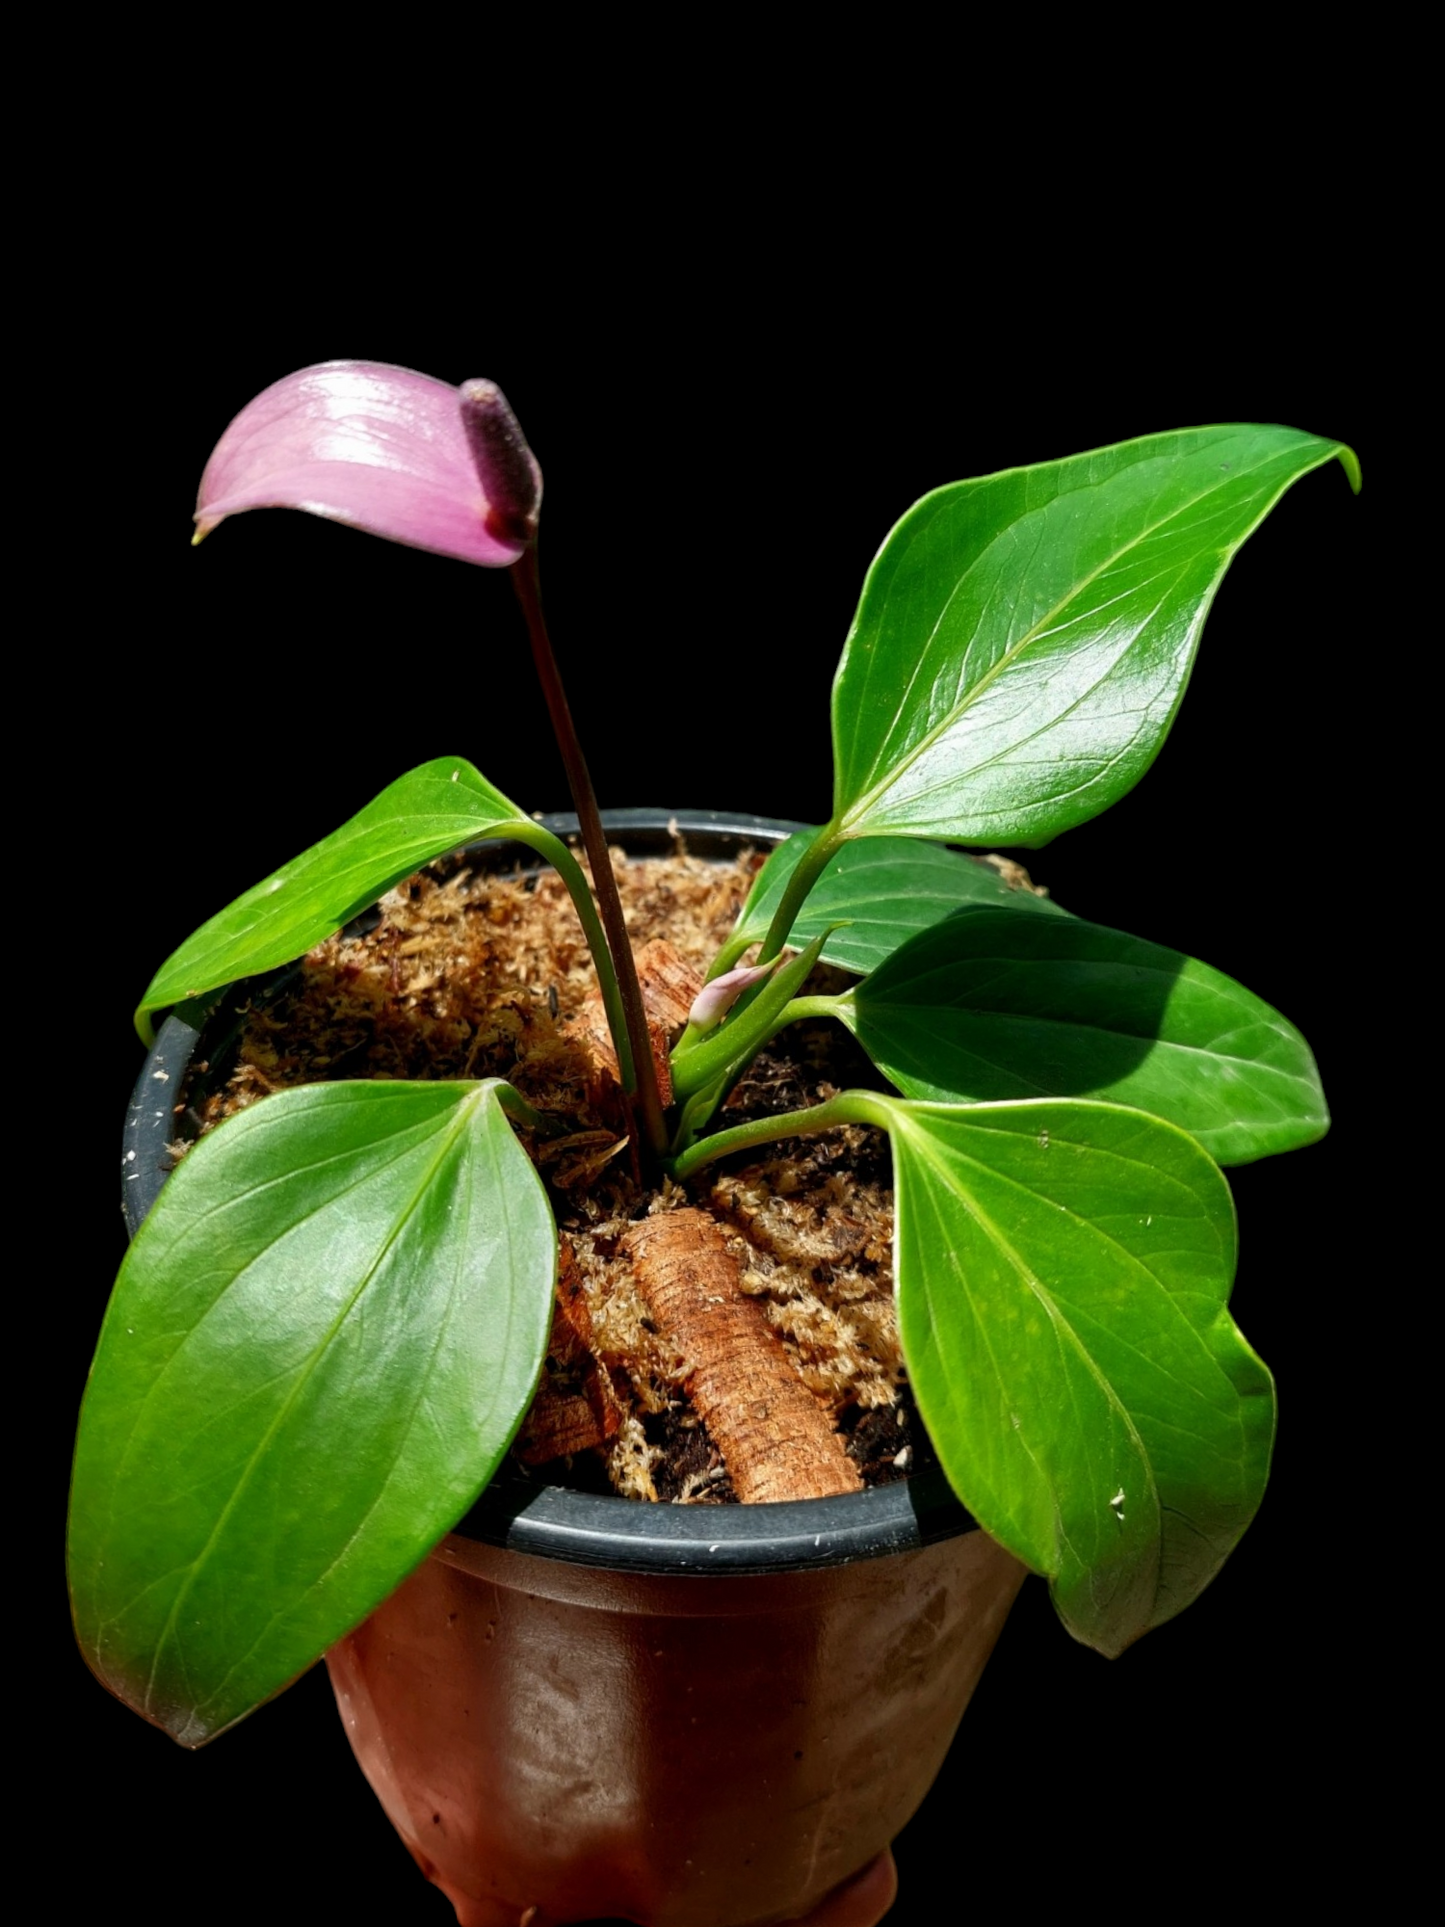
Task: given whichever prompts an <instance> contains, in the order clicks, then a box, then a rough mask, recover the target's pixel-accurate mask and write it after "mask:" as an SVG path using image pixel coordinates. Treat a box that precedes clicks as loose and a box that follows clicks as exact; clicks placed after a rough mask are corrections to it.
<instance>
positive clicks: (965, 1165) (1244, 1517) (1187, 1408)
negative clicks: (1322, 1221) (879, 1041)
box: [878, 1099, 1274, 1654]
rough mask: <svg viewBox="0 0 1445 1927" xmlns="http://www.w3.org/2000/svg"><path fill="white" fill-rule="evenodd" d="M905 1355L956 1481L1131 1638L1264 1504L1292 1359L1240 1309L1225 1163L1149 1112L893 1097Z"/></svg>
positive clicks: (997, 1528) (1196, 1579)
mask: <svg viewBox="0 0 1445 1927" xmlns="http://www.w3.org/2000/svg"><path fill="white" fill-rule="evenodd" d="M878 1108H879V1110H880V1111H883V1110H885V1109H886V1112H887V1116H886V1119H884V1118H880V1121H886V1123H887V1127H888V1129H889V1130H890V1132H891V1133H892V1137H893V1158H894V1181H895V1187H896V1197H897V1213H898V1216H897V1229H896V1234H895V1236H896V1244H895V1252H896V1256H895V1264H896V1269H897V1292H898V1314H899V1322H900V1327H901V1331H902V1337H903V1347H904V1355H905V1357H906V1359H907V1361H908V1369H909V1374H910V1377H911V1378H912V1381H913V1385H914V1390H915V1392H916V1394H917V1398H918V1404H919V1409H920V1410H921V1412H922V1414H923V1418H924V1422H925V1423H926V1425H927V1427H928V1431H929V1435H930V1437H931V1438H932V1439H933V1442H934V1444H935V1446H936V1447H937V1449H938V1454H939V1458H940V1460H941V1461H942V1463H943V1467H944V1470H945V1471H946V1472H947V1474H948V1477H949V1480H950V1482H951V1483H952V1484H953V1486H954V1488H955V1489H956V1491H957V1492H958V1494H959V1497H960V1498H961V1499H962V1500H963V1503H964V1504H965V1505H966V1506H967V1507H968V1508H969V1510H970V1511H971V1512H972V1513H973V1514H974V1516H975V1517H976V1518H977V1519H978V1521H979V1523H980V1524H981V1525H982V1526H983V1527H984V1528H985V1529H986V1530H987V1531H988V1532H990V1533H991V1534H992V1535H993V1537H994V1538H996V1539H998V1540H999V1541H1000V1542H1001V1543H1002V1544H1003V1545H1005V1546H1007V1547H1008V1549H1009V1550H1010V1551H1011V1552H1013V1553H1014V1554H1015V1555H1016V1556H1017V1557H1018V1558H1020V1559H1022V1560H1023V1561H1024V1562H1025V1564H1027V1565H1029V1566H1031V1567H1032V1568H1033V1569H1034V1571H1036V1572H1041V1573H1044V1574H1046V1575H1047V1576H1048V1577H1049V1579H1050V1580H1051V1581H1052V1583H1053V1589H1054V1599H1055V1604H1056V1605H1057V1607H1058V1609H1059V1612H1060V1614H1061V1615H1062V1617H1063V1619H1064V1621H1065V1623H1066V1625H1067V1626H1068V1627H1069V1629H1070V1631H1071V1632H1073V1634H1074V1636H1075V1637H1076V1638H1078V1639H1081V1640H1084V1641H1085V1642H1087V1643H1088V1644H1089V1645H1092V1646H1096V1647H1097V1648H1098V1649H1099V1650H1100V1651H1101V1652H1105V1653H1109V1654H1114V1653H1118V1652H1120V1651H1122V1650H1123V1648H1124V1647H1125V1646H1127V1645H1129V1644H1130V1642H1131V1641H1133V1640H1135V1639H1137V1638H1138V1637H1139V1636H1140V1634H1141V1633H1144V1632H1146V1631H1147V1630H1148V1629H1149V1628H1150V1627H1151V1626H1157V1625H1159V1624H1160V1623H1161V1622H1162V1621H1164V1620H1166V1619H1169V1618H1171V1617H1172V1616H1173V1615H1174V1614H1175V1613H1177V1612H1179V1611H1181V1610H1182V1608H1183V1607H1185V1606H1186V1605H1188V1604H1189V1602H1190V1601H1191V1600H1192V1599H1194V1598H1195V1597H1196V1596H1197V1595H1198V1593H1199V1592H1200V1591H1201V1590H1202V1589H1203V1588H1204V1587H1205V1586H1206V1585H1207V1584H1208V1583H1209V1581H1210V1579H1211V1578H1212V1577H1213V1576H1214V1574H1215V1572H1216V1571H1217V1570H1218V1569H1219V1567H1220V1565H1221V1564H1222V1563H1223V1561H1224V1559H1225V1558H1226V1557H1227V1555H1228V1554H1229V1552H1230V1551H1231V1550H1232V1548H1233V1547H1234V1545H1235V1543H1236V1542H1237V1541H1238V1539H1239V1536H1240V1534H1241V1533H1242V1532H1243V1531H1244V1529H1245V1527H1246V1526H1247V1525H1248V1524H1249V1521H1250V1519H1251V1518H1252V1517H1253V1516H1254V1513H1255V1511H1256V1509H1257V1507H1258V1505H1259V1501H1260V1497H1261V1495H1262V1494H1263V1491H1264V1485H1265V1479H1266V1477H1267V1475H1268V1470H1269V1458H1270V1449H1271V1445H1272V1442H1273V1437H1274V1391H1273V1385H1272V1382H1271V1380H1270V1376H1269V1373H1268V1372H1267V1371H1266V1369H1265V1367H1264V1366H1263V1365H1262V1364H1261V1363H1260V1361H1259V1359H1258V1358H1257V1357H1256V1356H1255V1354H1254V1353H1253V1352H1252V1351H1251V1350H1250V1348H1249V1346H1248V1345H1247V1344H1246V1343H1245V1341H1244V1339H1243V1337H1242V1336H1241V1334H1240V1332H1239V1330H1238V1328H1237V1327H1236V1326H1235V1324H1234V1322H1233V1320H1232V1319H1231V1318H1230V1316H1229V1313H1228V1311H1227V1309H1226V1305H1227V1300H1228V1296H1229V1288H1230V1284H1231V1281H1232V1279H1233V1275H1234V1263H1235V1228H1234V1212H1233V1207H1232V1203H1231V1200H1230V1196H1229V1189H1228V1186H1227V1185H1226V1183H1225V1181H1224V1178H1223V1177H1222V1175H1221V1174H1220V1172H1219V1171H1218V1169H1217V1168H1216V1167H1215V1165H1213V1164H1212V1163H1211V1162H1210V1160H1209V1159H1208V1158H1207V1157H1206V1156H1205V1154H1204V1152H1203V1151H1201V1150H1200V1148H1199V1146H1198V1145H1197V1144H1196V1143H1195V1142H1194V1140H1193V1139H1192V1138H1190V1137H1187V1136H1186V1135H1185V1134H1184V1133H1183V1132H1182V1131H1176V1130H1175V1129H1173V1127H1172V1126H1170V1125H1167V1124H1163V1123H1160V1122H1159V1121H1158V1120H1157V1119H1155V1118H1151V1117H1146V1116H1145V1115H1144V1114H1143V1113H1142V1112H1139V1111H1130V1110H1124V1109H1122V1108H1119V1107H1116V1106H1113V1105H1103V1104H1092V1103H1085V1102H1082V1101H1077V1100H1075V1101H1069V1100H1049V1101H1042V1102H1036V1103H1029V1104H998V1105H985V1106H979V1107H977V1108H974V1109H964V1108H950V1107H944V1106H940V1105H923V1104H912V1103H904V1102H902V1101H901V1100H896V1099H885V1100H882V1101H881V1103H880V1104H879V1106H878Z"/></svg>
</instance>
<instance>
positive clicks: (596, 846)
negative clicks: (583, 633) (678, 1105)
mask: <svg viewBox="0 0 1445 1927" xmlns="http://www.w3.org/2000/svg"><path fill="white" fill-rule="evenodd" d="M510 574H511V577H512V586H513V588H514V589H515V590H516V592H517V600H518V601H519V602H520V603H521V605H522V613H523V615H524V616H525V617H526V618H527V635H528V637H529V638H530V640H531V644H532V662H533V664H534V666H535V668H536V671H537V680H538V681H539V682H540V683H541V685H542V694H543V696H544V697H545V699H546V703H547V713H548V715H549V716H550V717H551V719H552V730H553V733H554V734H555V736H556V738H557V747H558V749H559V750H560V751H561V752H562V763H563V767H564V768H565V770H566V772H567V787H568V788H569V789H570V790H571V792H572V807H573V808H574V809H575V810H576V812H577V822H578V826H579V827H580V829H581V831H582V842H583V845H584V847H585V848H586V851H587V858H588V861H589V863H590V864H591V866H592V887H593V889H594V890H595V891H596V892H597V903H598V908H599V909H600V910H601V912H602V925H603V928H604V930H605V931H606V933H607V947H608V949H609V950H610V951H611V953H612V967H613V969H614V970H615V972H616V973H617V987H618V990H619V992H620V995H621V1004H622V1019H623V1027H622V1031H621V1033H620V1034H616V1035H615V1038H614V1041H615V1042H616V1044H617V1056H618V1063H619V1066H620V1068H621V1070H622V1073H623V1088H624V1089H626V1090H628V1091H630V1092H631V1093H632V1095H633V1099H634V1102H635V1104H636V1108H637V1111H638V1112H639V1114H640V1122H641V1125H642V1133H643V1137H644V1139H645V1140H646V1142H647V1144H648V1145H649V1146H650V1147H651V1149H652V1151H653V1152H654V1153H655V1154H656V1155H657V1156H659V1157H660V1156H661V1155H662V1151H663V1149H664V1147H665V1145H666V1143H667V1127H666V1126H665V1124H664V1123H663V1119H662V1099H661V1097H660V1095H659V1093H658V1088H657V1072H656V1070H655V1068H654V1066H653V1062H652V1041H651V1038H650V1037H649V1035H648V1030H647V1014H646V1012H645V1011H644V1010H643V1007H642V987H641V985H640V984H639V983H638V981H637V964H636V961H635V960H634V958H633V955H632V944H631V942H630V940H629V938H628V935H627V924H626V921H625V919H624V917H623V915H622V899H621V897H620V896H619V895H618V893H617V880H616V878H615V877H614V876H613V874H612V860H611V858H610V857H609V856H608V853H607V838H606V836H605V835H604V833H603V829H602V818H601V816H600V815H599V813H598V809H597V797H596V795H595V793H594V791H593V788H592V778H591V776H590V775H589V774H588V770H587V759H586V758H585V757H584V756H583V754H582V745H581V743H580V742H579V741H578V739H577V730H576V727H575V725H574V724H573V721H572V711H571V708H570V707H569V705H568V702H567V692H566V690H565V689H564V688H563V686H562V676H561V672H560V670H559V669H558V667H557V658H556V657H555V656H554V655H553V653H552V639H551V637H550V636H549V635H548V633H547V624H546V621H545V619H544V618H543V615H542V593H541V587H540V584H539V582H538V577H537V551H536V549H535V548H529V549H524V550H523V551H522V553H521V555H520V556H519V557H518V558H517V560H516V561H515V562H514V563H513V564H512V567H511V570H510ZM604 988H605V987H604ZM608 1018H609V1021H612V1012H611V1010H610V1008H609V1011H608ZM614 1031H615V1024H614ZM624 1045H626V1046H629V1047H630V1055H631V1058H632V1064H631V1070H632V1077H631V1079H630V1080H629V1078H628V1076H627V1071H628V1066H627V1063H626V1061H625V1055H624V1048H623V1047H624Z"/></svg>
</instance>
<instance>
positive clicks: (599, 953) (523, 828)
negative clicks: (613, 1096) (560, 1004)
mask: <svg viewBox="0 0 1445 1927" xmlns="http://www.w3.org/2000/svg"><path fill="white" fill-rule="evenodd" d="M497 834H498V835H499V836H506V837H510V838H511V839H512V841H513V842H514V843H525V844H526V846H527V847H528V849H531V850H535V851H536V852H537V854H538V856H540V857H544V858H545V859H546V861H547V862H548V863H550V864H551V865H552V868H553V869H554V870H555V871H556V872H557V874H558V876H560V877H561V879H562V881H563V883H564V884H565V885H566V886H567V894H568V896H569V897H571V899H572V903H573V907H574V908H575V909H576V912H577V919H578V922H579V923H580V924H581V925H582V934H583V936H585V937H586V939H587V948H588V949H589V950H590V951H591V953H592V963H593V967H594V968H595V969H596V972H597V981H598V983H599V984H600V985H601V987H602V1005H603V1008H604V1009H605V1010H606V1012H607V1027H608V1029H609V1030H610V1031H611V1032H612V1035H613V1037H614V1038H615V1039H616V1041H617V1067H618V1069H619V1070H620V1071H621V1072H622V1079H623V1085H624V1088H625V1089H627V1090H629V1091H630V1090H632V1089H634V1088H635V1086H636V1082H637V1080H636V1076H635V1074H634V1071H633V1068H632V1046H631V1045H630V1044H629V1042H628V1039H627V1017H626V1013H625V1012H624V1010H623V1007H622V992H621V990H620V988H619V987H618V983H617V972H616V971H615V970H614V969H613V968H612V952H611V951H610V950H609V949H608V948H607V935H606V932H605V931H604V930H603V928H602V919H601V918H600V917H599V916H598V914H597V901H596V899H595V898H594V896H593V895H592V892H591V890H590V889H589V888H588V887H587V878H586V876H585V875H584V874H583V870H582V865H581V864H580V863H579V862H578V861H577V859H576V857H575V856H573V854H572V852H571V851H570V850H569V849H568V848H567V845H566V844H565V843H564V842H563V841H562V839H561V838H560V837H556V836H553V834H552V832H551V831H550V830H544V829H543V828H542V825H541V824H540V823H533V822H531V821H529V820H528V819H527V818H525V817H520V818H517V819H516V820H515V821H513V822H511V823H504V824H502V825H501V826H500V828H499V829H498V831H497Z"/></svg>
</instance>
